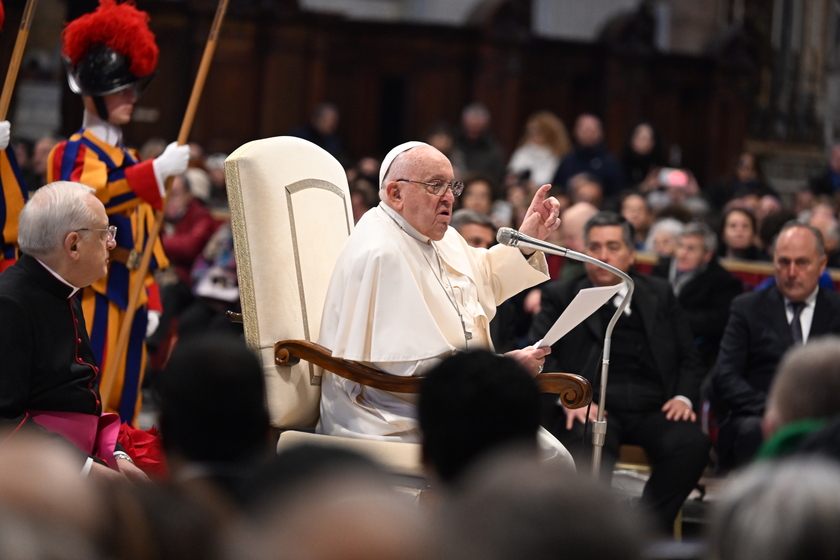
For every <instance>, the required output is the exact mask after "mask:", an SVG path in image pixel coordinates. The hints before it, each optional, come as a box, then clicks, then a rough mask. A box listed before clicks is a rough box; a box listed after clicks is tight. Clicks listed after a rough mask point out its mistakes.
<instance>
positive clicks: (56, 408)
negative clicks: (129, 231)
mask: <svg viewBox="0 0 840 560" xmlns="http://www.w3.org/2000/svg"><path fill="white" fill-rule="evenodd" d="M115 234H116V228H115V227H113V226H109V225H108V216H107V214H106V213H105V207H104V206H103V205H102V203H101V202H100V201H99V199H97V198H96V197H95V196H94V190H93V189H92V188H90V187H87V186H85V185H82V184H80V183H71V182H68V181H57V182H55V183H50V184H49V185H46V186H44V187H41V188H40V189H38V190H37V191H36V192H35V194H34V195H33V196H32V198H31V199H29V202H27V203H26V205H25V206H24V207H23V210H22V211H21V213H20V221H19V230H18V243H19V245H20V250H21V253H22V255H21V258H20V259H18V261H17V262H16V263H15V265H14V266H11V267H9V268H7V269H6V270H5V271H4V272H3V273H2V274H0V355H2V356H3V365H2V375H0V426H3V427H6V428H9V429H11V430H12V435H11V437H12V438H14V437H15V434H17V433H23V432H25V431H26V429H29V428H31V429H34V430H41V429H42V430H43V431H45V432H48V433H53V434H57V435H60V436H62V437H63V438H64V439H66V440H67V441H69V442H70V443H72V444H73V445H74V446H75V447H76V448H77V449H78V451H79V452H80V453H79V455H78V458H77V459H78V464H77V467H78V470H79V471H82V472H84V473H85V474H87V473H90V474H91V475H95V476H97V477H107V478H114V477H120V476H121V475H122V476H125V477H129V478H131V479H132V480H146V476H145V475H144V474H143V473H142V471H140V469H138V468H137V467H135V466H134V464H133V461H132V460H131V458H130V457H129V456H128V455H127V454H126V453H125V452H124V451H123V450H122V448H121V447H120V446H119V445H118V444H117V443H116V441H117V436H118V432H119V417H118V416H117V415H115V414H103V413H102V402H101V399H100V396H99V375H100V370H99V366H98V365H97V363H96V358H95V357H94V353H93V349H92V348H91V346H90V340H89V338H88V331H87V327H86V325H85V319H84V316H83V315H82V309H81V303H80V301H79V298H77V297H75V296H76V295H77V294H78V292H79V290H80V289H81V288H83V287H85V286H89V285H91V284H92V283H94V282H95V281H97V280H99V279H100V278H102V277H103V276H105V275H106V274H107V272H108V255H109V251H110V250H111V249H113V248H114V247H115V241H114V238H115ZM21 428H22V429H21ZM56 437H58V436H56Z"/></svg>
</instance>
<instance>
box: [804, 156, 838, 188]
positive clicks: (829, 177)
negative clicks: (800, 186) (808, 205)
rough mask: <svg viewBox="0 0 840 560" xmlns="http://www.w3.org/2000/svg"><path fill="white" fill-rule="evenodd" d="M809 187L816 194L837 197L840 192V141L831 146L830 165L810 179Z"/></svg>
mask: <svg viewBox="0 0 840 560" xmlns="http://www.w3.org/2000/svg"><path fill="white" fill-rule="evenodd" d="M808 187H809V188H810V189H811V192H812V193H814V196H821V195H826V196H828V197H830V198H836V196H837V193H838V192H840V143H835V144H833V145H832V146H831V153H830V154H829V159H828V165H827V166H826V168H825V170H824V171H823V172H822V173H821V174H819V175H817V176H815V177H812V178H811V179H810V181H808Z"/></svg>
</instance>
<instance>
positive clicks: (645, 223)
mask: <svg viewBox="0 0 840 560" xmlns="http://www.w3.org/2000/svg"><path fill="white" fill-rule="evenodd" d="M621 215H622V216H624V218H625V219H626V220H627V221H628V222H630V224H631V225H632V226H633V231H634V232H635V235H634V237H633V240H634V241H635V242H636V244H635V249H636V250H637V251H643V250H644V248H645V240H646V239H647V234H648V231H649V230H650V226H651V225H653V212H651V209H650V205H649V204H648V202H647V199H646V198H645V197H643V196H642V195H640V194H639V193H636V192H630V193H628V194H627V195H625V197H624V198H623V199H622V200H621Z"/></svg>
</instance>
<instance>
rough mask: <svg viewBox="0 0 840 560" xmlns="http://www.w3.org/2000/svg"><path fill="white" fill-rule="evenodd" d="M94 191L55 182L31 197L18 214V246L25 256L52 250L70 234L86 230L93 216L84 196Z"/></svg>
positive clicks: (68, 182) (88, 188)
mask: <svg viewBox="0 0 840 560" xmlns="http://www.w3.org/2000/svg"><path fill="white" fill-rule="evenodd" d="M95 192H96V191H95V190H94V189H92V188H91V187H88V186H87V185H83V184H81V183H74V182H71V181H55V182H53V183H49V184H48V185H44V186H43V187H41V188H40V189H38V190H37V191H35V194H34V195H32V198H30V199H29V202H27V203H26V204H25V205H24V207H23V210H22V211H21V213H20V219H19V223H18V245H19V246H20V250H21V252H23V253H26V254H28V255H34V256H38V255H46V254H49V253H51V252H52V251H55V250H56V249H58V248H59V247H61V244H62V243H63V242H64V238H65V237H67V234H68V233H70V232H71V231H75V230H78V229H82V228H85V227H89V226H90V225H91V224H92V223H93V222H94V221H95V220H96V216H95V215H94V214H93V212H92V211H91V209H90V206H88V204H87V202H86V197H85V195H87V194H91V195H92V194H94V193H95Z"/></svg>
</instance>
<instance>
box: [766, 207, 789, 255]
mask: <svg viewBox="0 0 840 560" xmlns="http://www.w3.org/2000/svg"><path fill="white" fill-rule="evenodd" d="M795 219H796V214H794V213H793V212H792V211H791V210H789V209H787V208H782V209H781V210H779V211H778V212H771V213H770V214H767V215H766V216H764V218H762V220H761V222H760V223H759V225H758V245H759V249H760V253H759V259H760V260H766V261H768V262H771V261H772V260H773V242H774V241H775V240H776V236H777V235H779V232H780V231H781V230H782V227H783V226H784V225H785V224H786V223H788V222H789V221H791V220H795Z"/></svg>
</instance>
